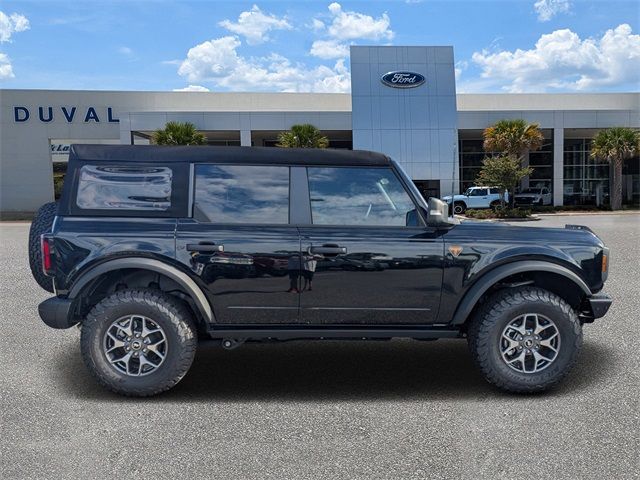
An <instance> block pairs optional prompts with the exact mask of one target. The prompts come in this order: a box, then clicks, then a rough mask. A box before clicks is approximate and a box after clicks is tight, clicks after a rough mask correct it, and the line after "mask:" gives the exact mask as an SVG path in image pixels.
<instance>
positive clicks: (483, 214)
mask: <svg viewBox="0 0 640 480" xmlns="http://www.w3.org/2000/svg"><path fill="white" fill-rule="evenodd" d="M465 215H466V216H467V217H468V218H476V219H479V220H486V219H489V218H528V217H529V216H531V210H527V209H524V208H496V209H495V210H492V209H490V208H488V209H484V210H473V209H472V210H467V211H466V212H465Z"/></svg>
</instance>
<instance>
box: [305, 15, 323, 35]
mask: <svg viewBox="0 0 640 480" xmlns="http://www.w3.org/2000/svg"><path fill="white" fill-rule="evenodd" d="M324 27H325V24H324V23H323V22H322V21H321V20H318V19H317V18H313V19H311V24H310V25H309V28H311V30H313V31H314V32H319V31H321V30H324Z"/></svg>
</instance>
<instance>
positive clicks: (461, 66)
mask: <svg viewBox="0 0 640 480" xmlns="http://www.w3.org/2000/svg"><path fill="white" fill-rule="evenodd" d="M468 67H469V62H467V61H466V60H460V61H458V62H456V65H455V68H454V74H455V76H456V82H457V81H458V80H460V77H461V76H462V72H464V71H465V70H466V69H467V68H468Z"/></svg>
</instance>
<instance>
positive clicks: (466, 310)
mask: <svg viewBox="0 0 640 480" xmlns="http://www.w3.org/2000/svg"><path fill="white" fill-rule="evenodd" d="M522 272H549V273H555V274H558V275H562V276H563V277H565V278H566V279H567V280H569V281H571V282H573V283H574V284H576V285H577V286H578V287H580V289H581V290H582V291H583V292H584V294H585V295H591V290H589V287H588V286H587V284H586V283H585V282H584V280H582V278H580V277H579V276H578V275H577V274H576V273H575V272H572V271H571V270H569V269H568V268H566V267H563V266H562V265H558V264H556V263H550V262H543V261H538V260H522V261H517V262H513V263H509V264H506V265H502V266H500V267H497V268H494V269H493V270H490V271H489V272H487V273H485V274H484V275H482V276H481V277H480V278H479V279H478V280H477V281H476V282H475V283H474V284H473V286H472V287H471V288H470V289H469V290H468V291H467V293H466V294H465V295H464V297H463V298H462V300H461V301H460V303H458V306H457V308H456V312H455V314H454V315H453V319H452V320H451V325H462V324H463V323H464V322H465V321H466V320H467V317H468V316H469V314H470V313H471V311H472V310H473V308H474V307H475V305H476V303H478V300H480V298H481V297H482V295H483V294H484V293H485V292H486V291H487V290H489V288H491V287H492V286H493V285H495V284H496V282H499V281H500V280H502V279H504V278H506V277H509V276H511V275H514V274H516V273H522Z"/></svg>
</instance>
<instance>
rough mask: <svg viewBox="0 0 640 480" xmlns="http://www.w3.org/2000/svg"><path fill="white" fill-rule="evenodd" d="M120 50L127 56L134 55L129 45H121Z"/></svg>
mask: <svg viewBox="0 0 640 480" xmlns="http://www.w3.org/2000/svg"><path fill="white" fill-rule="evenodd" d="M118 52H119V53H121V54H122V55H125V56H127V57H130V56H131V55H133V50H132V49H131V48H129V47H120V48H119V49H118Z"/></svg>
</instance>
